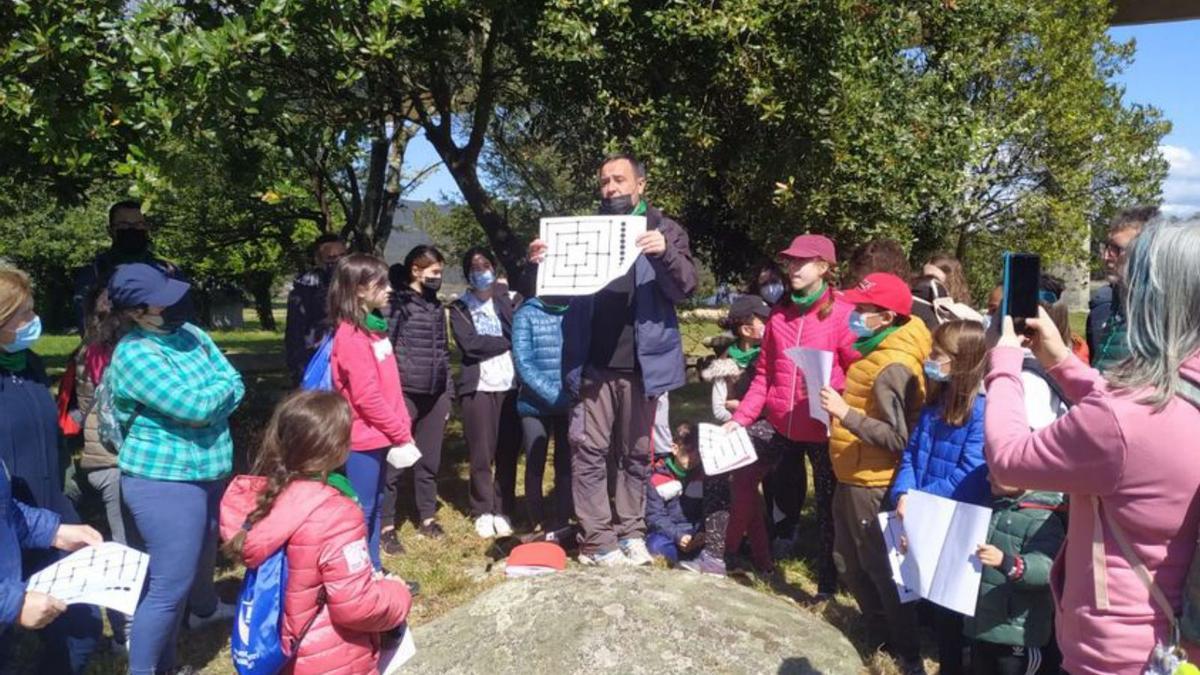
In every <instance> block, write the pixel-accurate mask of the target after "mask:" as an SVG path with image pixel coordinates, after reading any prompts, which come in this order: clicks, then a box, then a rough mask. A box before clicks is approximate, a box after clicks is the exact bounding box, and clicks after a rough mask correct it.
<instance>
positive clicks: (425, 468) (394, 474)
mask: <svg viewBox="0 0 1200 675" xmlns="http://www.w3.org/2000/svg"><path fill="white" fill-rule="evenodd" d="M404 404H405V405H406V406H407V407H408V415H409V417H411V418H412V433H413V443H416V444H417V449H419V450H420V451H421V459H419V460H417V463H416V464H414V465H413V466H412V468H410V469H409V471H411V472H412V476H413V493H414V494H413V497H414V501H415V502H416V505H417V522H418V523H420V522H424V521H426V520H429V519H430V518H433V517H434V516H435V515H437V475H438V470H439V469H441V466H442V441H443V440H444V439H445V437H446V419H447V418H448V417H449V416H450V392H442V393H441V394H440V395H434V394H409V393H405V394H404ZM403 474H404V470H403V469H397V468H395V467H393V466H392V465H391V464H388V465H387V477H386V478H385V482H384V486H383V487H384V496H383V514H382V516H381V519H380V522H381V523H383V527H384V529H387V528H389V527H392V526H393V525H395V524H396V510H397V503H398V502H399V500H400V495H399V492H398V487H399V485H400V477H401V476H402V475H403Z"/></svg>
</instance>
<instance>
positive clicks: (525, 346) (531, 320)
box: [512, 298, 570, 417]
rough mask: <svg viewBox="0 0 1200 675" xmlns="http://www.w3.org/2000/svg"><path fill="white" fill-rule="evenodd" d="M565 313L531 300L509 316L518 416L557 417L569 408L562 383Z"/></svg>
mask: <svg viewBox="0 0 1200 675" xmlns="http://www.w3.org/2000/svg"><path fill="white" fill-rule="evenodd" d="M565 313H566V310H565V309H563V310H562V311H557V312H556V311H552V310H551V309H550V308H548V307H547V306H546V303H544V302H542V301H541V300H539V299H538V298H531V299H529V300H526V301H525V302H524V303H522V304H521V306H520V307H519V308H517V311H516V313H515V314H513V327H512V346H513V363H514V365H515V366H516V369H517V377H518V378H520V380H521V393H520V395H519V396H518V397H517V413H518V414H520V415H521V416H522V417H543V416H546V415H561V414H563V413H566V412H567V409H568V407H569V406H570V400H569V399H568V398H567V392H566V391H565V390H564V389H563V382H562V350H563V332H562V324H563V314H565Z"/></svg>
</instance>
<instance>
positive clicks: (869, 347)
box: [854, 326, 900, 356]
mask: <svg viewBox="0 0 1200 675" xmlns="http://www.w3.org/2000/svg"><path fill="white" fill-rule="evenodd" d="M899 329H900V327H899V326H888V327H887V328H884V329H883V330H881V331H879V332H878V333H876V334H874V335H872V336H871V337H865V338H861V339H859V340H857V341H856V342H855V343H854V348H855V349H856V350H858V353H859V354H862V355H863V356H866V355H867V354H870V353H871V352H873V351H875V348H876V347H878V346H879V343H881V342H883V341H884V340H886V339H887V337H888V336H889V335H891V334H892V333H895V332H896V331H897V330H899Z"/></svg>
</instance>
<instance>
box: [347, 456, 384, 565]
mask: <svg viewBox="0 0 1200 675" xmlns="http://www.w3.org/2000/svg"><path fill="white" fill-rule="evenodd" d="M388 450H389V448H380V449H378V450H363V451H359V450H351V451H350V456H349V457H347V458H346V478H347V479H349V481H350V486H351V487H353V488H354V492H355V493H356V494H357V495H358V503H359V504H360V505H361V506H362V510H363V519H364V520H366V523H367V550H368V551H369V552H370V553H371V564H372V565H374V566H375V569H377V570H378V569H382V568H383V562H382V561H381V560H380V558H379V529H380V526H381V524H382V523H381V518H380V511H382V510H383V509H382V506H383V494H384V482H385V481H384V479H385V478H387V467H386V466H385V465H384V460H385V458H386V457H387V451H388Z"/></svg>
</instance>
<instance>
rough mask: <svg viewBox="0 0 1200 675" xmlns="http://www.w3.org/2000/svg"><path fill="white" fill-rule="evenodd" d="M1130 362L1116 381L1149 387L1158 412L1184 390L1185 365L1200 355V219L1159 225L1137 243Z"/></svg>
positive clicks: (1128, 274) (1130, 289)
mask: <svg viewBox="0 0 1200 675" xmlns="http://www.w3.org/2000/svg"><path fill="white" fill-rule="evenodd" d="M1125 280H1126V281H1125V291H1124V300H1125V315H1126V317H1127V320H1128V328H1129V330H1128V334H1127V335H1126V340H1127V343H1128V346H1129V358H1128V359H1126V360H1125V361H1124V362H1123V363H1121V364H1120V366H1118V367H1117V369H1116V370H1115V371H1114V373H1113V374H1112V376H1111V377H1110V379H1111V380H1112V383H1113V385H1114V386H1116V387H1119V388H1122V389H1140V388H1143V387H1149V388H1150V389H1151V390H1152V391H1151V392H1150V393H1149V394H1147V396H1146V397H1145V398H1144V399H1143V400H1142V401H1141V402H1142V403H1145V404H1147V405H1152V406H1154V409H1155V410H1156V411H1160V410H1162V409H1163V408H1165V407H1166V405H1167V403H1168V402H1169V401H1170V400H1171V398H1172V397H1173V396H1175V394H1176V393H1177V392H1178V391H1179V389H1180V375H1179V366H1180V365H1181V364H1182V363H1183V362H1184V361H1185V360H1187V359H1188V357H1190V356H1192V355H1193V354H1195V353H1196V352H1197V350H1200V218H1192V219H1189V220H1185V221H1179V222H1166V221H1162V220H1156V221H1154V222H1152V223H1151V224H1150V225H1148V226H1147V227H1146V229H1145V230H1144V231H1142V233H1141V234H1140V235H1139V236H1138V238H1137V239H1135V240H1134V242H1133V245H1132V246H1131V247H1130V250H1129V253H1128V260H1127V262H1126V267H1125Z"/></svg>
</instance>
